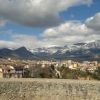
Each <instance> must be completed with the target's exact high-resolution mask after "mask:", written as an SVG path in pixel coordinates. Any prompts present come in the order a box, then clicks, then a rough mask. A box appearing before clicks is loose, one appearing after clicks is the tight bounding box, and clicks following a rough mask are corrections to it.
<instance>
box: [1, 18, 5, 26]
mask: <svg viewBox="0 0 100 100" xmlns="http://www.w3.org/2000/svg"><path fill="white" fill-rule="evenodd" d="M5 24H6V20H3V19H0V27H3V26H5Z"/></svg>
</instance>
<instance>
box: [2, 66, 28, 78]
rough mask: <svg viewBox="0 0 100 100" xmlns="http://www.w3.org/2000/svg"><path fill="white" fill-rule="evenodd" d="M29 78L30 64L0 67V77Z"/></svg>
mask: <svg viewBox="0 0 100 100" xmlns="http://www.w3.org/2000/svg"><path fill="white" fill-rule="evenodd" d="M24 77H25V78H27V77H29V66H28V65H26V66H24V67H21V66H19V67H18V66H11V65H7V66H5V65H2V66H1V67H0V78H24Z"/></svg>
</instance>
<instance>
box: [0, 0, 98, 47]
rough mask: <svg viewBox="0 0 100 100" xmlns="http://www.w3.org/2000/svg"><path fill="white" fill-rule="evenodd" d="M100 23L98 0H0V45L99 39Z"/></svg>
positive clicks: (47, 44)
mask: <svg viewBox="0 0 100 100" xmlns="http://www.w3.org/2000/svg"><path fill="white" fill-rule="evenodd" d="M51 1H52V2H51ZM41 2H42V3H43V4H42V3H41ZM18 4H19V5H18ZM27 4H29V5H28V6H27ZM50 4H51V6H50ZM53 4H54V5H53ZM55 4H56V6H57V7H58V8H57V7H55ZM23 5H26V8H24V6H23ZM48 5H49V6H48ZM18 6H19V7H18ZM34 8H35V9H36V11H35V10H34ZM24 9H25V10H24ZM95 19H96V20H95ZM93 22H94V24H93ZM97 22H98V23H97ZM96 23H97V24H96ZM99 23H100V0H76V1H75V0H70V1H68V0H61V1H60V2H59V1H57V0H55V2H54V1H53V0H48V2H47V1H46V0H33V2H31V1H30V0H27V2H26V1H25V0H21V1H20V0H15V1H9V0H0V47H1V48H2V47H9V48H16V47H20V46H26V47H27V48H36V47H46V46H47V47H49V46H56V45H57V46H60V45H66V44H67V43H74V42H87V41H89V40H90V41H92V40H98V37H99V32H100V30H98V29H99V27H100V24H99ZM95 29H97V30H95ZM85 36H88V37H87V38H85ZM60 38H62V40H60Z"/></svg>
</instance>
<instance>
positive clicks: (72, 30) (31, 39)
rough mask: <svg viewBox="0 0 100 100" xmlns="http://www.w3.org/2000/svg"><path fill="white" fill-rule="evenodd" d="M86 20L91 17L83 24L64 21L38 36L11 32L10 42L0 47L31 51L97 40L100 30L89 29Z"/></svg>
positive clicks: (75, 21)
mask: <svg viewBox="0 0 100 100" xmlns="http://www.w3.org/2000/svg"><path fill="white" fill-rule="evenodd" d="M96 15H98V13H97V14H95V15H94V16H92V18H95V16H96ZM88 19H91V17H90V18H87V19H86V20H85V21H84V22H81V21H79V20H73V21H66V22H64V23H62V24H60V25H58V26H56V27H50V28H47V29H45V30H44V31H43V32H42V33H41V35H40V36H34V35H30V34H28V35H25V34H21V33H14V32H13V31H11V32H12V33H11V34H9V36H10V38H11V40H10V41H5V42H1V44H0V46H1V45H2V46H3V45H4V46H6V47H9V46H10V47H11V46H12V47H13V46H14V47H15V48H16V46H17V47H21V46H25V47H27V48H29V49H33V48H38V47H51V46H64V45H67V44H74V43H78V42H89V41H93V40H99V39H100V30H99V29H97V30H96V29H95V28H91V27H89V26H88V25H87V23H86V22H87V20H88ZM98 22H99V20H98ZM94 24H95V23H94ZM90 26H91V24H90ZM98 27H99V25H98ZM13 33H14V34H13ZM7 42H8V43H7ZM6 43H7V44H6ZM15 44H16V45H15Z"/></svg>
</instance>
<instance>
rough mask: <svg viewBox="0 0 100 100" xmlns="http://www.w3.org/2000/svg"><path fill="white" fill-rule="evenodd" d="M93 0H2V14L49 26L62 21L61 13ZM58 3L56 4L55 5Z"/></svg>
mask: <svg viewBox="0 0 100 100" xmlns="http://www.w3.org/2000/svg"><path fill="white" fill-rule="evenodd" d="M91 3H92V0H0V16H1V17H3V18H5V19H7V20H10V21H13V22H16V23H19V24H22V25H26V26H31V27H47V26H52V25H57V24H58V23H59V22H60V16H59V13H60V12H62V11H64V10H66V9H68V8H69V7H73V6H76V5H90V4H91ZM55 5H56V6H55Z"/></svg>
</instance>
